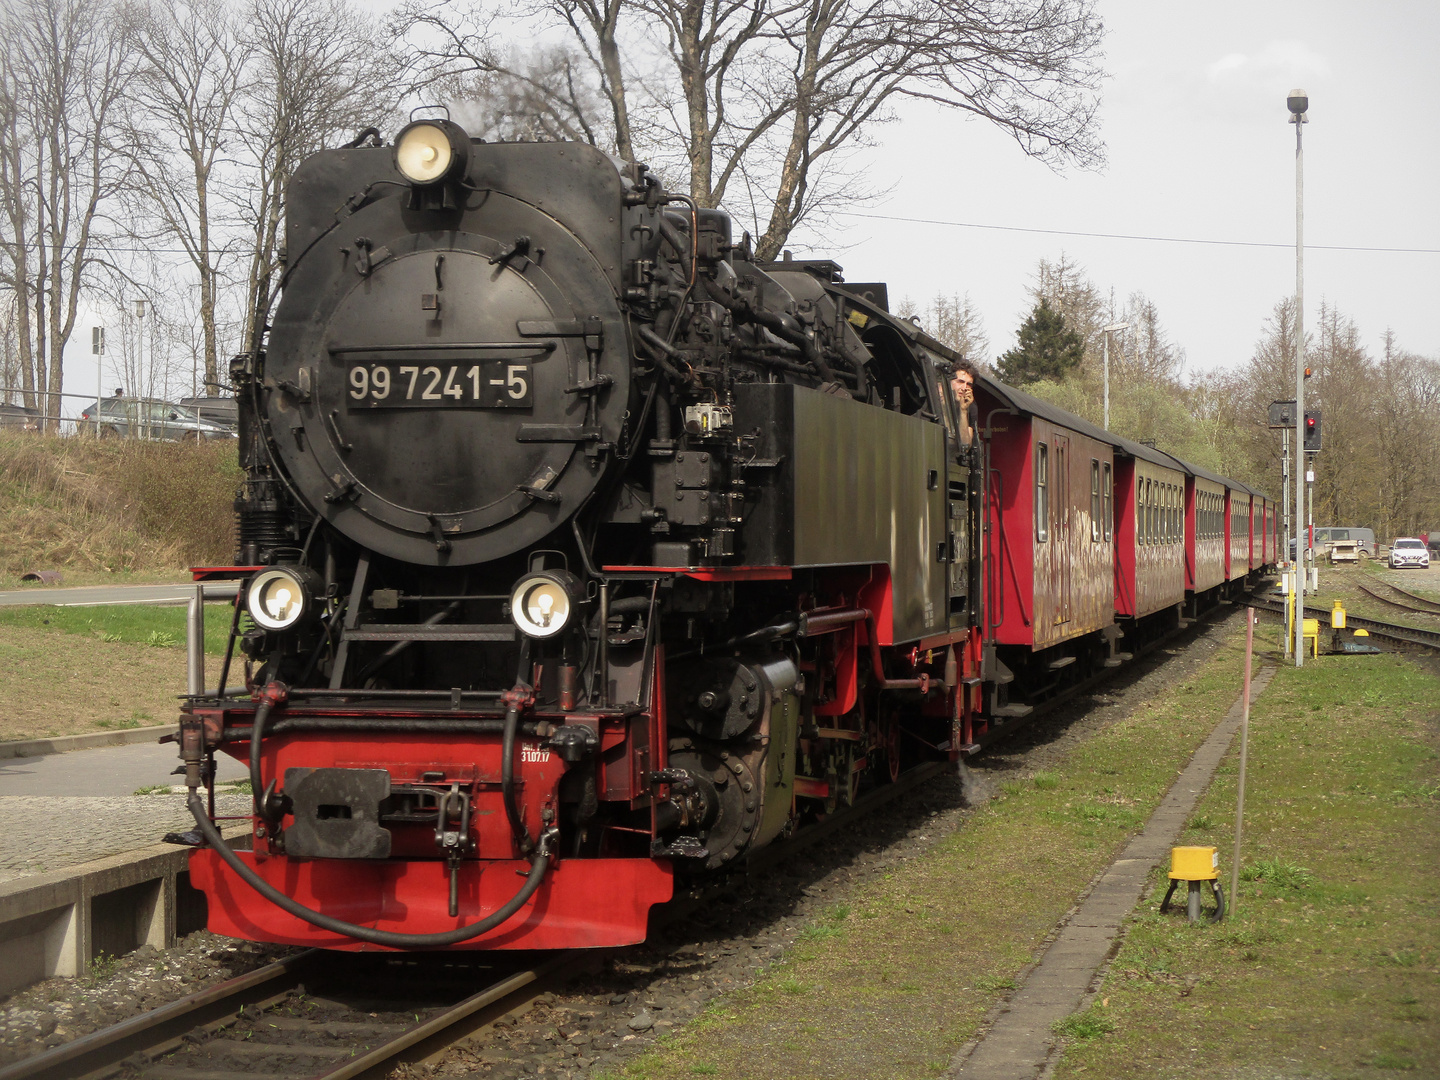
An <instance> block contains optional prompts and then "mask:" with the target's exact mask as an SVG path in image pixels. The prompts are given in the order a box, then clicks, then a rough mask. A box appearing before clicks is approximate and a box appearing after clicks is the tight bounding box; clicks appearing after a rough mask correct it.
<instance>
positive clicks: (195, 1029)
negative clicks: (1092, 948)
mask: <svg viewBox="0 0 1440 1080" xmlns="http://www.w3.org/2000/svg"><path fill="white" fill-rule="evenodd" d="M1256 606H1265V602H1263V601H1260V602H1257V603H1256ZM1275 608H1276V609H1277V610H1278V605H1275ZM1191 625H1192V622H1191V621H1190V620H1186V622H1185V624H1184V625H1183V626H1182V627H1180V628H1178V629H1177V630H1175V631H1173V632H1172V633H1170V634H1167V635H1165V636H1164V637H1162V638H1158V639H1156V640H1155V641H1153V642H1151V643H1149V645H1148V646H1147V648H1146V649H1144V650H1143V651H1144V652H1151V651H1154V650H1155V649H1157V648H1160V647H1162V646H1164V645H1167V644H1169V643H1171V642H1172V641H1173V640H1174V639H1175V638H1177V637H1179V636H1181V635H1183V634H1184V633H1185V632H1186V631H1187V630H1189V628H1190V626H1191ZM1436 637H1437V647H1440V635H1436ZM1141 651H1142V650H1137V655H1138V654H1139V653H1140V652H1141ZM1127 669H1128V666H1127V668H1118V669H1114V670H1105V671H1101V672H1097V673H1096V674H1095V675H1093V676H1091V677H1089V678H1087V679H1084V680H1082V681H1080V682H1077V683H1076V684H1074V685H1073V686H1070V687H1067V688H1066V689H1064V690H1063V691H1061V692H1060V693H1058V694H1056V695H1054V696H1053V697H1051V698H1048V699H1047V700H1045V701H1043V702H1039V703H1037V704H1036V705H1035V707H1034V711H1033V712H1032V713H1031V714H1030V715H1029V716H1026V717H1024V718H1012V719H1009V720H1007V721H1006V722H1005V723H1003V725H998V726H997V729H996V730H994V731H993V732H992V733H991V734H990V737H987V738H984V739H983V740H982V745H984V744H988V743H989V742H990V741H991V738H994V737H998V736H1001V735H1002V734H1009V733H1012V732H1014V731H1015V730H1017V729H1018V728H1020V727H1023V726H1025V725H1026V724H1028V723H1030V722H1033V721H1034V720H1038V719H1040V718H1041V717H1043V716H1045V715H1046V714H1048V713H1050V712H1052V711H1053V710H1055V709H1056V708H1059V707H1060V706H1062V705H1065V704H1066V703H1068V702H1070V701H1072V700H1074V699H1075V698H1076V697H1077V696H1079V695H1082V694H1085V693H1089V692H1093V691H1094V690H1095V689H1097V688H1098V687H1099V686H1100V685H1103V684H1104V683H1106V682H1108V681H1109V680H1110V679H1112V678H1114V677H1115V676H1116V675H1118V674H1120V673H1121V672H1123V671H1125V670H1127ZM953 768H954V765H953V764H951V763H950V762H946V761H936V762H926V763H923V764H920V765H918V766H916V767H914V768H911V769H908V770H907V771H906V772H905V773H903V774H902V775H901V776H900V777H899V778H898V779H897V780H896V781H895V782H893V783H886V784H881V785H878V786H877V787H875V788H873V789H871V790H869V791H867V792H865V793H864V794H863V795H861V796H860V797H859V798H857V799H856V800H855V802H854V804H853V805H852V806H850V807H847V808H844V809H842V810H840V811H839V812H837V813H832V814H829V815H826V817H825V818H824V819H823V820H821V821H819V822H815V823H812V824H810V825H809V826H807V827H806V828H805V829H802V830H800V831H799V832H798V833H797V834H796V835H795V836H794V837H793V838H791V839H790V840H788V841H786V842H785V843H782V844H774V845H771V846H769V847H766V848H764V849H762V850H760V851H758V852H756V853H755V854H753V855H751V856H750V857H749V858H748V859H746V860H744V861H743V862H742V863H741V864H740V865H737V866H736V867H735V868H734V870H733V871H732V873H730V874H727V875H723V876H717V877H715V878H713V879H711V880H710V881H708V882H706V883H704V884H701V885H696V886H693V887H691V888H681V889H677V893H676V897H675V900H674V901H673V902H672V903H671V904H669V905H667V906H666V909H665V911H664V912H663V914H662V913H659V912H657V914H659V915H660V918H661V919H662V920H664V921H666V922H676V921H681V920H684V919H685V918H686V917H687V915H688V913H689V912H691V911H693V910H694V909H695V908H696V906H697V905H698V904H700V903H703V902H704V901H705V900H706V899H707V898H710V897H713V896H715V895H717V894H722V893H724V892H725V891H726V890H727V889H729V888H731V887H733V885H734V883H735V880H736V877H737V875H738V876H741V877H743V876H746V875H754V874H757V873H763V872H764V871H766V870H767V869H769V868H772V867H774V866H775V865H778V864H781V863H783V862H785V861H786V860H790V859H793V858H794V857H795V855H797V854H798V853H800V852H802V851H804V850H805V849H807V848H810V847H812V846H814V845H816V844H819V843H821V842H823V841H824V840H825V839H826V838H827V837H829V836H832V835H834V834H835V833H837V832H841V831H843V830H845V829H847V828H850V827H853V826H854V825H855V824H856V823H857V822H858V821H859V820H860V819H861V818H863V817H864V816H865V815H867V814H870V813H874V812H876V811H877V810H879V809H880V808H881V807H883V806H884V805H886V804H888V803H891V802H893V801H895V800H897V799H899V798H901V797H903V796H905V795H907V794H909V793H911V792H913V791H915V790H916V789H918V788H920V787H922V786H923V785H924V784H926V783H927V782H929V781H930V780H931V779H932V778H933V777H935V776H937V775H939V774H940V773H942V772H944V771H946V770H950V769H953ZM677 884H678V883H677ZM526 959H530V960H532V961H533V959H534V958H533V957H531V958H524V957H516V956H507V955H506V954H503V953H501V954H497V953H487V954H480V953H436V954H418V955H417V954H393V953H371V954H354V953H332V952H327V951H325V950H319V949H312V950H309V951H307V952H303V953H298V954H296V955H295V956H292V957H288V958H286V959H284V960H282V961H279V962H277V963H274V964H270V965H268V966H266V967H264V968H260V969H257V970H256V971H254V972H250V973H248V974H246V975H242V976H239V977H237V978H235V979H231V980H228V981H227V982H224V983H221V984H219V985H217V986H214V987H210V988H208V989H206V990H203V991H200V992H199V993H196V994H192V995H189V996H188V997H185V998H182V999H180V1000H178V1001H175V1002H171V1003H170V1004H168V1005H164V1006H161V1007H160V1008H157V1009H154V1010H152V1011H150V1012H147V1013H144V1014H142V1015H140V1016H136V1017H132V1018H131V1019H129V1020H126V1021H122V1022H121V1023H119V1024H116V1025H113V1026H111V1027H108V1028H104V1029H101V1030H99V1031H96V1032H93V1033H92V1034H90V1035H87V1036H83V1037H81V1038H79V1039H76V1040H75V1041H73V1042H70V1043H66V1044H64V1045H61V1046H57V1047H55V1048H53V1049H51V1050H48V1051H46V1052H44V1053H42V1054H39V1055H36V1056H34V1057H31V1058H28V1059H25V1060H23V1061H19V1062H15V1063H13V1064H11V1065H9V1066H7V1067H4V1068H0V1080H108V1078H111V1077H120V1078H123V1080H252V1078H254V1077H257V1076H265V1077H267V1078H269V1080H352V1078H360V1077H365V1078H372V1080H379V1078H381V1077H384V1076H387V1075H388V1074H389V1073H390V1071H391V1070H393V1068H394V1067H395V1066H396V1065H397V1064H398V1063H400V1062H402V1061H417V1060H425V1059H432V1060H433V1058H434V1056H435V1055H438V1054H439V1052H440V1051H442V1050H444V1049H445V1048H446V1047H448V1046H450V1045H453V1044H454V1043H456V1042H459V1041H460V1040H462V1039H464V1038H465V1037H466V1036H467V1035H469V1034H471V1033H472V1032H474V1031H476V1030H478V1029H480V1028H481V1027H483V1026H485V1025H486V1024H489V1023H490V1022H492V1021H493V1020H494V1019H496V1018H497V1017H498V1016H500V1015H502V1014H504V1013H506V1012H509V1011H511V1010H514V1009H517V1008H519V1007H521V1006H523V1005H525V1004H527V1003H528V1002H529V1001H530V1000H533V999H534V998H535V997H537V996H538V995H539V994H540V993H541V992H542V988H543V986H544V984H545V983H546V982H548V981H551V979H550V977H551V976H554V975H556V974H561V973H563V972H564V971H565V970H566V969H567V968H573V967H577V966H579V965H580V964H582V963H583V962H584V959H583V957H582V955H581V954H577V953H573V952H570V953H560V954H552V955H549V956H547V957H546V958H545V959H544V960H543V961H542V962H540V963H533V962H532V963H530V964H528V965H526V964H525V963H524V961H525V960H526ZM381 988H383V989H381Z"/></svg>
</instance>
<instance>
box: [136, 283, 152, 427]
mask: <svg viewBox="0 0 1440 1080" xmlns="http://www.w3.org/2000/svg"><path fill="white" fill-rule="evenodd" d="M135 318H136V320H137V322H136V329H135V379H136V382H137V384H138V385H140V386H144V385H145V375H144V371H145V301H144V299H140V300H136V301H135ZM132 390H133V387H132ZM135 408H137V409H139V408H140V406H138V405H137V406H135ZM149 415H150V414H149V413H148V412H145V411H144V410H141V411H140V412H139V413H137V414H136V419H138V420H139V421H140V423H141V424H142V426H143V425H144V424H145V423H146V420H147V419H148V417H149ZM149 434H150V433H149V432H148V431H146V432H145V435H146V436H148V435H149Z"/></svg>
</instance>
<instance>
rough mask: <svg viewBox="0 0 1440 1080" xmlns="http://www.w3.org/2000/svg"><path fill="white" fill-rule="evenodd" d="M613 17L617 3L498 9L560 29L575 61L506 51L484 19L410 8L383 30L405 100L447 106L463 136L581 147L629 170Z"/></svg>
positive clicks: (527, 50) (494, 21)
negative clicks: (403, 72)
mask: <svg viewBox="0 0 1440 1080" xmlns="http://www.w3.org/2000/svg"><path fill="white" fill-rule="evenodd" d="M620 8H621V3H620V0H608V2H606V3H604V4H600V3H595V2H592V0H555V2H554V3H549V4H544V3H542V4H539V5H520V4H515V5H512V6H511V7H510V8H508V9H507V11H508V13H509V14H511V15H513V16H517V17H522V16H529V17H536V16H538V17H540V18H546V19H549V20H551V21H554V20H559V21H560V22H562V23H564V24H565V25H566V26H568V27H569V29H570V32H571V34H572V35H573V37H574V40H575V42H576V49H578V52H577V51H576V50H573V49H570V48H563V47H558V46H555V45H550V44H544V43H542V44H539V45H535V46H527V47H524V48H521V47H520V46H519V45H518V44H510V45H508V46H507V45H506V44H505V38H504V35H503V33H502V32H501V31H500V30H499V29H498V27H499V26H500V24H501V19H500V16H499V14H497V12H495V11H493V10H476V9H473V8H472V9H468V10H466V9H460V8H456V7H454V6H453V5H450V6H445V5H442V6H439V7H437V6H435V5H431V4H422V3H418V2H417V3H411V4H406V5H404V6H402V7H401V8H400V9H398V10H397V11H396V12H395V13H394V14H393V15H392V16H391V20H390V26H391V32H392V33H393V34H394V36H395V39H396V42H397V47H398V48H399V49H400V50H401V51H402V52H403V53H404V54H405V59H406V63H407V66H408V68H409V70H410V87H411V90H412V92H414V93H416V94H417V95H418V96H420V97H421V98H422V99H424V100H427V101H434V100H436V98H437V97H438V98H439V99H441V100H444V101H449V102H452V103H453V104H454V105H455V106H456V112H457V114H458V115H459V116H460V117H461V118H463V119H465V120H466V121H467V127H468V130H469V131H470V132H471V134H473V135H479V136H482V137H484V138H494V139H500V140H510V139H533V140H537V141H549V140H571V141H576V142H586V143H589V144H590V145H591V146H597V147H599V148H601V149H602V150H605V151H607V152H613V153H616V154H617V155H618V156H620V157H622V158H624V159H626V160H633V158H634V149H633V145H632V143H631V138H630V119H629V112H628V103H627V101H626V97H625V82H624V76H623V73H622V72H621V69H620V67H619V63H620V60H619V46H618V45H617V43H616V40H615V32H616V25H617V19H618V15H619V11H620ZM607 114H608V119H607Z"/></svg>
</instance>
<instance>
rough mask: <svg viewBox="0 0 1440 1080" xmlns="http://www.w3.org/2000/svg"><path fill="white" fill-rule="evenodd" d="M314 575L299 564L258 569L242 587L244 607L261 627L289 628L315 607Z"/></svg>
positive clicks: (311, 612)
mask: <svg viewBox="0 0 1440 1080" xmlns="http://www.w3.org/2000/svg"><path fill="white" fill-rule="evenodd" d="M313 577H314V575H313V574H312V573H311V572H310V571H307V570H304V569H302V568H299V567H288V566H277V567H273V568H272V569H269V570H261V571H260V572H259V573H258V574H256V575H255V576H254V577H252V578H251V579H250V587H249V588H248V589H246V590H245V610H247V611H248V612H250V618H252V619H254V620H255V625H256V626H258V627H260V628H261V629H263V630H289V629H291V628H292V627H294V626H297V625H299V623H300V622H302V621H303V620H305V619H306V618H308V617H309V616H310V615H312V614H313V613H314V612H315V610H316V605H315V589H314V582H313V580H311V579H313Z"/></svg>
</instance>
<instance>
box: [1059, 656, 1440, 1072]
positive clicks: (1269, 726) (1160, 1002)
mask: <svg viewBox="0 0 1440 1080" xmlns="http://www.w3.org/2000/svg"><path fill="white" fill-rule="evenodd" d="M1357 661H1358V662H1357ZM1437 705H1440V680H1437V679H1436V678H1434V677H1433V676H1431V675H1429V674H1427V673H1426V672H1424V671H1423V670H1421V669H1419V668H1418V667H1416V666H1414V665H1412V664H1410V663H1409V662H1407V661H1405V660H1403V659H1401V658H1399V657H1396V656H1393V655H1386V656H1375V657H1365V658H1354V657H1333V658H1330V657H1322V658H1321V659H1320V660H1319V661H1318V662H1316V661H1309V660H1307V661H1306V664H1305V666H1304V667H1303V668H1302V669H1300V670H1299V671H1297V670H1296V669H1294V668H1293V667H1285V668H1281V669H1280V670H1279V671H1278V672H1277V674H1276V677H1275V680H1274V682H1272V684H1271V686H1270V688H1269V689H1268V690H1267V691H1266V693H1265V694H1264V696H1262V697H1261V698H1260V699H1259V700H1258V701H1257V702H1256V704H1255V708H1254V711H1253V714H1252V727H1251V741H1250V755H1249V772H1248V780H1247V785H1246V786H1247V791H1246V810H1245V838H1244V848H1243V852H1242V859H1241V864H1242V865H1241V875H1240V876H1241V884H1240V895H1239V897H1238V906H1237V908H1236V909H1235V910H1234V911H1233V912H1232V916H1231V917H1230V918H1227V920H1226V921H1225V922H1224V923H1222V924H1220V925H1218V926H1208V925H1200V926H1190V925H1188V924H1187V923H1186V922H1185V920H1184V918H1183V915H1180V916H1166V917H1163V918H1162V917H1161V916H1160V915H1159V914H1158V907H1159V899H1160V896H1161V895H1163V887H1164V884H1165V882H1164V874H1163V870H1162V871H1158V872H1156V873H1155V874H1153V875H1152V878H1151V888H1150V891H1149V893H1148V895H1147V898H1146V899H1145V900H1144V901H1142V903H1141V905H1140V907H1139V908H1138V909H1137V912H1136V915H1135V917H1134V919H1133V920H1132V922H1131V924H1130V927H1129V930H1128V932H1127V936H1126V939H1125V941H1124V944H1123V946H1122V948H1121V950H1120V952H1119V954H1118V955H1117V957H1116V959H1115V961H1114V963H1113V965H1112V966H1111V968H1110V971H1109V973H1108V974H1107V976H1106V979H1105V982H1104V985H1103V987H1102V989H1101V991H1100V996H1101V998H1102V999H1103V1000H1105V1001H1107V1002H1108V1007H1107V1008H1106V1010H1105V1015H1106V1016H1107V1017H1108V1018H1109V1019H1110V1020H1111V1021H1112V1022H1113V1030H1112V1031H1111V1032H1109V1033H1108V1034H1106V1035H1104V1036H1103V1037H1100V1038H1092V1039H1089V1040H1086V1041H1083V1042H1081V1041H1076V1042H1074V1043H1072V1044H1071V1045H1070V1046H1069V1047H1068V1048H1067V1049H1066V1051H1065V1056H1064V1058H1063V1060H1062V1062H1061V1064H1060V1066H1059V1068H1058V1070H1057V1072H1056V1077H1057V1080H1078V1078H1081V1077H1083V1078H1085V1080H1092V1078H1098V1080H1108V1078H1114V1080H1120V1078H1129V1077H1134V1076H1154V1077H1171V1076H1174V1077H1181V1076H1189V1075H1213V1076H1225V1077H1231V1076H1236V1077H1238V1076H1251V1075H1254V1076H1257V1077H1258V1076H1261V1075H1264V1076H1272V1075H1274V1076H1281V1075H1283V1076H1296V1077H1301V1076H1317V1077H1319V1076H1323V1077H1327V1078H1355V1080H1360V1078H1379V1077H1384V1076H1387V1075H1399V1074H1402V1073H1403V1074H1408V1075H1414V1076H1436V1075H1440V1069H1437V1068H1436V1063H1437V1062H1440V977H1437V976H1440V920H1437V919H1436V916H1435V912H1436V910H1437V909H1440V794H1437V793H1440V785H1437V783H1436V781H1437V778H1440V724H1437V716H1436V708H1437ZM1237 775H1238V769H1237V758H1236V754H1235V753H1234V752H1232V753H1231V755H1230V756H1229V757H1228V758H1227V759H1226V760H1225V762H1223V763H1222V765H1221V767H1220V770H1219V771H1218V773H1217V776H1216V780H1215V782H1214V784H1213V785H1212V786H1211V789H1210V791H1209V792H1207V794H1206V795H1205V796H1204V798H1203V799H1202V800H1201V803H1200V806H1199V807H1198V808H1197V811H1196V814H1195V815H1194V816H1193V817H1192V818H1191V820H1190V823H1189V825H1190V835H1188V836H1187V840H1191V839H1193V840H1196V841H1200V842H1206V843H1213V844H1215V845H1217V846H1218V847H1219V848H1220V853H1221V868H1220V873H1221V881H1222V883H1223V884H1224V885H1225V888H1226V889H1227V891H1228V889H1229V884H1230V871H1231V868H1230V866H1229V865H1228V863H1229V861H1230V855H1231V851H1232V846H1233V842H1234V841H1233V835H1232V833H1231V830H1232V827H1233V820H1234V806H1235V796H1236V792H1235V785H1236V779H1237ZM1196 834H1198V835H1196ZM1200 1063H1203V1068H1202V1069H1200V1071H1199V1072H1198V1073H1197V1071H1196V1069H1197V1066H1198V1065H1199V1064H1200Z"/></svg>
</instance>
